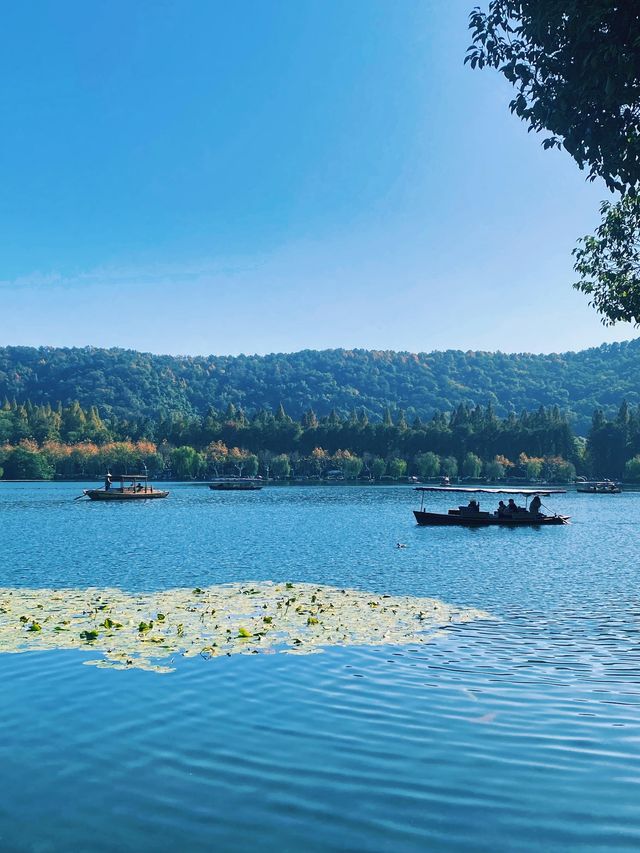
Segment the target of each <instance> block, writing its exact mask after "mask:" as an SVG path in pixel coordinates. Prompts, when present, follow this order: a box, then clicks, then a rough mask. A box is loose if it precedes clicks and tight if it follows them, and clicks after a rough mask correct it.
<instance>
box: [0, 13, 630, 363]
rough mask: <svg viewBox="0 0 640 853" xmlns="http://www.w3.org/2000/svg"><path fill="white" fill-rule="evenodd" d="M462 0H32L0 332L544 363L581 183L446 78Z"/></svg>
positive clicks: (567, 291) (589, 221) (3, 239)
mask: <svg viewBox="0 0 640 853" xmlns="http://www.w3.org/2000/svg"><path fill="white" fill-rule="evenodd" d="M476 4H477V0H400V2H399V0H233V2H228V0H179V2H178V0H173V2H163V0H135V2H131V0H93V1H92V2H90V3H87V2H86V0H48V2H42V0H40V2H38V0H32V2H29V3H11V4H7V5H5V7H4V9H3V22H2V28H1V30H0V42H1V44H0V104H1V109H2V119H3V120H2V133H1V135H0V146H1V151H2V156H1V157H0V188H1V189H0V246H1V250H0V258H1V267H0V305H1V306H2V310H1V314H0V316H1V318H2V321H1V322H0V344H29V345H40V344H50V345H64V346H72V345H85V344H92V345H95V346H130V347H133V348H136V349H143V350H150V351H153V352H167V353H194V354H195V353H220V354H222V353H225V354H227V353H231V354H235V353H240V352H245V353H253V352H258V353H265V352H273V351H293V350H298V349H306V348H313V349H319V348H327V347H347V348H351V347H365V348H372V349H400V350H412V351H416V350H432V349H444V348H460V349H465V350H467V349H487V350H496V349H501V350H504V351H534V352H545V351H563V350H567V349H580V348H582V347H585V346H591V345H597V344H599V343H602V342H603V341H611V340H623V339H628V338H631V337H634V336H635V330H634V329H633V328H631V327H628V326H616V327H614V328H613V329H606V328H604V327H603V326H602V325H601V324H600V322H599V320H598V318H597V316H596V315H595V313H594V312H593V311H592V309H590V308H588V306H587V304H586V299H585V297H584V296H582V295H581V294H579V293H577V292H576V291H574V290H572V288H571V282H572V281H573V278H574V276H573V273H572V263H571V256H570V251H571V249H572V247H573V245H574V243H575V239H576V237H578V236H580V235H582V234H585V233H587V232H589V231H591V230H593V228H594V226H595V225H596V224H597V221H598V203H599V201H600V199H601V198H603V197H605V196H606V191H605V189H604V188H603V187H602V186H599V185H593V184H588V183H586V181H585V175H584V173H581V172H580V171H579V170H578V168H577V167H576V166H575V164H574V162H573V160H571V159H570V157H569V156H568V155H565V154H563V153H561V152H546V151H543V150H542V149H541V147H540V139H538V138H535V137H534V136H533V135H532V134H527V132H526V128H525V126H524V125H522V123H521V122H520V121H519V120H518V119H516V118H515V117H513V116H511V115H510V113H509V111H508V106H507V105H508V102H509V98H510V96H511V90H510V87H509V85H508V84H507V83H506V81H504V80H503V79H502V78H501V77H500V76H499V75H498V74H497V73H495V72H491V71H484V72H478V71H475V72H474V71H471V70H470V69H469V67H468V66H464V65H463V57H464V53H465V49H466V47H467V45H468V43H469V34H468V31H467V15H468V12H469V10H470V9H471V7H472V6H474V5H476Z"/></svg>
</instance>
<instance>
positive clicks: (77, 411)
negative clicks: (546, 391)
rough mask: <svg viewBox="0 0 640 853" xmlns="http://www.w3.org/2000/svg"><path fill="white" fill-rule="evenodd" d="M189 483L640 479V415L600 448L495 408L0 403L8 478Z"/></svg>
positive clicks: (567, 429) (551, 420) (546, 415)
mask: <svg viewBox="0 0 640 853" xmlns="http://www.w3.org/2000/svg"><path fill="white" fill-rule="evenodd" d="M143 467H146V468H148V470H149V471H150V472H151V473H152V474H153V475H154V476H161V477H173V478H177V479H194V478H206V477H211V476H220V475H221V474H234V475H239V476H242V475H243V474H245V475H249V476H256V475H257V474H260V475H261V476H266V477H272V478H276V479H288V478H290V477H295V478H303V479H309V478H313V479H324V478H335V477H336V476H337V477H339V478H340V479H346V480H355V479H358V478H360V477H364V478H365V479H367V480H380V479H384V478H387V479H393V480H397V479H400V478H403V477H405V476H407V475H409V476H417V477H420V478H433V477H438V476H440V475H444V474H446V475H447V476H449V477H457V476H462V477H466V478H469V479H477V478H479V477H483V478H486V479H487V480H502V479H505V478H506V479H513V478H516V479H520V480H522V479H525V480H528V481H531V480H534V481H535V480H539V479H541V478H542V479H543V480H546V481H549V482H561V483H564V482H569V481H571V480H572V479H573V478H574V477H575V475H576V473H579V474H592V475H595V476H598V477H601V476H602V472H605V473H606V474H613V475H615V476H622V475H624V477H625V479H627V480H631V481H634V482H637V481H639V480H640V408H637V407H636V408H635V409H634V408H631V407H630V406H629V405H628V404H627V403H626V402H623V403H622V405H621V406H620V408H619V410H618V412H617V414H616V416H615V417H614V418H613V419H611V420H608V419H607V418H606V417H605V416H604V414H603V413H602V411H601V410H596V411H595V412H594V414H593V419H592V426H591V429H590V431H589V437H588V440H587V441H586V442H585V441H584V439H580V438H577V437H576V436H575V435H574V434H573V431H572V428H571V424H570V423H569V421H568V419H567V418H566V416H565V415H563V414H562V412H561V411H560V410H559V409H558V407H556V406H554V407H553V408H551V409H545V408H544V407H540V408H539V409H538V410H537V411H536V412H522V413H520V415H515V414H514V413H511V414H509V415H508V416H507V417H505V418H499V417H497V415H496V414H495V412H494V411H493V408H492V407H491V406H487V407H486V408H483V407H482V406H475V407H474V408H470V407H468V406H465V405H463V404H460V405H459V406H458V407H457V408H456V409H455V411H453V412H448V413H442V412H440V413H436V414H434V415H433V416H432V418H431V419H430V420H428V421H423V420H421V419H420V418H418V417H416V418H414V419H413V421H412V422H411V423H409V422H408V421H407V419H406V418H405V416H404V413H403V412H402V411H400V412H399V413H398V415H397V416H396V417H395V419H394V418H393V417H392V415H391V411H390V410H389V409H388V408H387V409H386V411H385V414H384V417H383V419H382V421H379V422H377V423H372V422H370V421H369V419H368V418H367V416H366V414H365V413H364V412H362V411H361V412H360V413H359V414H357V413H355V412H353V413H352V414H351V415H350V416H348V417H345V418H343V417H341V416H340V415H339V414H338V413H337V412H335V411H332V412H331V413H330V414H329V415H325V416H324V417H318V416H317V415H316V413H315V412H314V411H313V410H311V409H310V410H308V411H307V412H306V413H305V414H304V415H303V417H302V419H301V420H298V421H296V420H294V419H293V418H291V417H290V416H289V415H288V414H287V413H286V412H285V410H284V407H283V406H282V405H280V406H279V407H278V409H277V411H276V412H275V414H274V413H272V412H270V411H266V410H262V411H260V412H256V413H255V414H254V415H252V416H251V417H250V418H249V417H247V416H246V415H245V414H244V412H243V411H242V410H241V409H236V407H235V406H233V404H229V406H228V407H227V410H226V411H225V412H224V413H221V412H217V411H216V410H215V409H213V408H211V409H209V411H208V412H207V414H206V415H205V416H204V417H202V416H200V415H185V414H183V413H180V412H174V413H172V414H170V415H168V416H166V417H162V418H161V419H159V420H158V421H153V420H150V419H139V420H131V419H125V420H119V419H118V418H117V417H115V416H113V415H112V416H111V417H110V418H108V419H105V420H103V418H102V417H101V416H100V413H99V411H98V409H97V407H95V406H92V407H91V408H89V409H87V410H85V409H83V408H82V406H80V404H79V403H77V402H76V403H72V404H71V405H69V406H62V405H61V404H58V405H57V406H55V407H52V406H50V405H49V404H48V403H47V404H44V405H35V406H34V405H33V404H32V403H31V402H27V403H24V404H23V403H15V402H12V403H9V402H5V403H4V404H3V405H2V406H1V407H0V477H2V476H3V475H4V477H5V479H50V478H52V477H62V478H65V477H90V478H94V477H99V476H101V475H102V474H103V473H104V472H105V471H106V470H112V471H113V472H114V473H122V472H125V471H129V472H131V471H137V470H140V469H142V468H143Z"/></svg>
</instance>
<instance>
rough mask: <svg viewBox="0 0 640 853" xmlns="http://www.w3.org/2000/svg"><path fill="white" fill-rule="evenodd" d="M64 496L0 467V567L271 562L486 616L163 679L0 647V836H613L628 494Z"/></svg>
mask: <svg viewBox="0 0 640 853" xmlns="http://www.w3.org/2000/svg"><path fill="white" fill-rule="evenodd" d="M79 491H80V489H79V487H78V486H77V485H58V484H55V485H54V484H51V485H42V486H41V485H37V486H34V485H26V484H25V485H18V484H16V485H9V484H2V485H0V530H1V531H2V537H1V538H0V565H2V571H3V577H2V586H25V587H37V586H41V587H51V586H74V587H82V586H90V585H100V586H119V587H122V588H125V589H128V590H130V591H136V590H141V591H142V590H158V589H164V588H170V587H177V586H191V587H195V586H201V587H203V586H205V585H209V584H214V583H222V582H229V581H245V580H248V579H251V580H267V579H274V578H275V579H279V580H284V579H290V580H291V581H309V582H313V583H328V584H333V585H336V586H342V585H348V586H351V587H356V588H360V589H370V590H375V591H377V592H378V593H380V594H382V593H391V594H397V595H428V596H434V597H436V598H441V599H443V600H445V601H451V602H453V603H456V604H458V605H461V606H467V605H469V606H476V607H480V608H482V609H484V610H488V611H490V612H492V613H497V614H499V615H500V616H501V619H500V620H498V621H492V622H487V621H484V622H474V623H471V624H467V625H461V626H451V627H449V628H447V629H446V631H445V633H444V636H442V637H441V638H439V639H438V640H437V641H436V642H434V643H432V644H429V645H427V646H423V647H414V646H408V647H401V648H397V647H384V646H377V647H376V646H374V647H370V648H365V647H363V648H357V649H354V648H349V649H329V650H326V651H325V652H324V653H323V654H320V655H312V656H309V657H304V658H296V657H295V656H279V655H259V656H241V657H224V658H217V659H215V660H210V661H205V660H202V659H200V658H194V659H189V660H186V659H182V660H181V661H180V664H179V665H178V666H177V668H176V671H175V672H173V673H170V674H168V675H166V676H165V677H163V678H158V677H157V676H155V675H154V674H152V673H146V672H140V671H137V672H133V671H126V672H120V671H110V670H99V669H95V668H93V667H81V666H77V665H76V661H77V655H78V654H83V653H82V652H78V651H69V652H65V651H60V652H50V653H31V654H28V655H5V656H0V678H2V683H3V684H4V685H6V686H8V688H7V687H5V691H4V694H3V700H4V701H3V703H2V704H1V705H0V726H2V732H3V738H2V739H1V740H0V786H1V788H2V790H3V797H2V798H0V848H1V849H2V850H43V851H45V850H69V849H88V848H91V849H94V850H98V851H101V850H105V851H106V850H114V849H118V850H147V849H149V850H151V849H154V850H176V849H189V850H203V851H204V850H212V849H216V850H237V851H242V850H247V849H260V850H273V851H281V850H291V851H298V850H300V849H303V848H304V849H306V850H310V851H316V850H318V851H320V850H353V851H361V850H372V851H373V850H375V851H378V850H385V851H387V850H388V851H404V850H406V851H414V850H415V851H422V850H425V849H438V850H442V849H446V850H454V849H461V850H462V849H464V850H468V849H479V850H498V849H509V850H519V849H523V850H539V849H545V850H547V849H549V850H558V851H560V850H563V851H564V850H567V849H576V848H577V847H580V848H581V849H582V848H585V849H594V850H596V849H597V850H601V849H609V848H614V847H615V848H616V849H629V850H631V849H637V847H638V844H639V843H640V818H639V816H638V810H637V802H638V794H639V790H638V789H637V788H636V787H635V786H636V784H637V783H638V781H640V760H639V756H638V747H639V743H640V722H639V721H640V714H639V712H640V707H639V706H640V687H639V686H638V671H639V664H640V633H639V631H640V594H639V593H638V589H639V585H638V580H639V574H640V568H639V567H640V560H639V557H640V548H639V546H638V535H637V529H638V528H637V522H636V519H637V517H638V511H639V510H640V495H629V494H623V495H618V496H577V495H567V496H561V497H557V498H554V499H553V507H554V508H557V509H558V511H560V512H563V513H567V514H570V515H572V516H573V521H574V523H573V524H572V525H571V526H570V527H564V528H553V529H545V530H535V529H526V530H525V529H523V530H494V529H487V530H480V531H467V530H455V529H444V528H443V529H440V530H438V529H428V528H417V527H416V526H415V525H414V524H413V518H412V516H411V508H412V506H414V505H415V501H414V495H413V493H412V492H411V490H410V489H407V488H405V489H400V488H393V487H392V488H382V489H375V488H348V487H331V488H315V487H314V488H300V489H269V490H267V489H265V490H263V491H262V492H259V493H252V494H242V493H238V494H233V493H220V494H215V493H210V492H208V490H203V489H199V488H197V487H186V486H185V487H179V486H178V487H174V488H173V489H172V494H171V496H170V498H169V499H168V500H167V501H164V502H157V503H156V504H149V505H148V506H147V505H145V506H142V507H141V506H135V507H133V506H107V505H105V506H103V505H94V504H86V503H85V502H84V501H77V502H75V503H74V502H73V501H72V500H71V499H72V498H73V496H74V495H75V494H78V493H79ZM445 499H446V496H445V497H441V496H435V497H434V498H433V499H432V500H431V504H432V505H440V504H442V506H443V508H444V505H445V504H444V501H445ZM397 541H402V542H403V543H406V544H407V548H405V549H400V550H398V549H396V548H395V543H396V542H397ZM88 656H90V655H88Z"/></svg>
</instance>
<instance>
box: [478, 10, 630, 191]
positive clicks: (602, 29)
mask: <svg viewBox="0 0 640 853" xmlns="http://www.w3.org/2000/svg"><path fill="white" fill-rule="evenodd" d="M470 28H471V30H472V34H473V44H472V46H471V47H470V48H469V50H468V53H467V58H466V61H467V62H470V64H471V66H472V67H476V66H477V67H479V68H482V67H483V66H485V65H487V66H490V67H493V68H497V69H499V70H500V72H501V73H502V74H503V75H504V76H505V77H506V78H507V80H508V81H509V82H510V83H511V84H512V85H513V86H515V88H516V90H517V95H516V97H515V98H514V99H513V101H511V104H510V107H511V111H512V112H514V113H515V114H516V115H518V116H519V117H520V118H521V119H522V120H523V121H525V122H526V123H527V125H528V126H529V129H530V130H534V131H545V130H546V131H549V132H550V134H551V135H550V136H547V137H546V139H545V140H544V143H543V144H544V146H545V147H546V148H549V147H554V146H555V147H558V148H560V147H562V148H564V149H565V150H566V151H568V152H569V153H570V154H571V156H572V157H573V158H574V159H575V161H576V162H577V164H578V165H579V167H580V168H581V169H583V168H584V167H585V166H586V167H588V168H589V176H590V178H591V179H594V178H595V177H601V178H603V179H604V181H605V182H606V184H607V186H608V187H609V188H610V189H612V190H618V191H624V190H625V189H626V188H628V187H630V186H634V185H635V184H636V183H637V182H638V178H639V176H640V112H639V111H638V109H637V104H638V103H639V102H640V51H639V50H638V44H640V14H638V8H637V6H635V5H634V3H633V2H617V3H613V2H611V0H563V2H562V3H559V2H558V0H492V2H490V3H489V6H488V10H487V12H486V13H485V12H482V11H481V10H480V9H475V10H474V11H473V12H472V13H471V16H470Z"/></svg>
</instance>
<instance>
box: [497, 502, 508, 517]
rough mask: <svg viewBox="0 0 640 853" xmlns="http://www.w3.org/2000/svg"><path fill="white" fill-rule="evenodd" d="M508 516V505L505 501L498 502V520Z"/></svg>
mask: <svg viewBox="0 0 640 853" xmlns="http://www.w3.org/2000/svg"><path fill="white" fill-rule="evenodd" d="M505 515H508V509H507V505H506V504H505V502H504V501H498V518H504V517H505Z"/></svg>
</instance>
